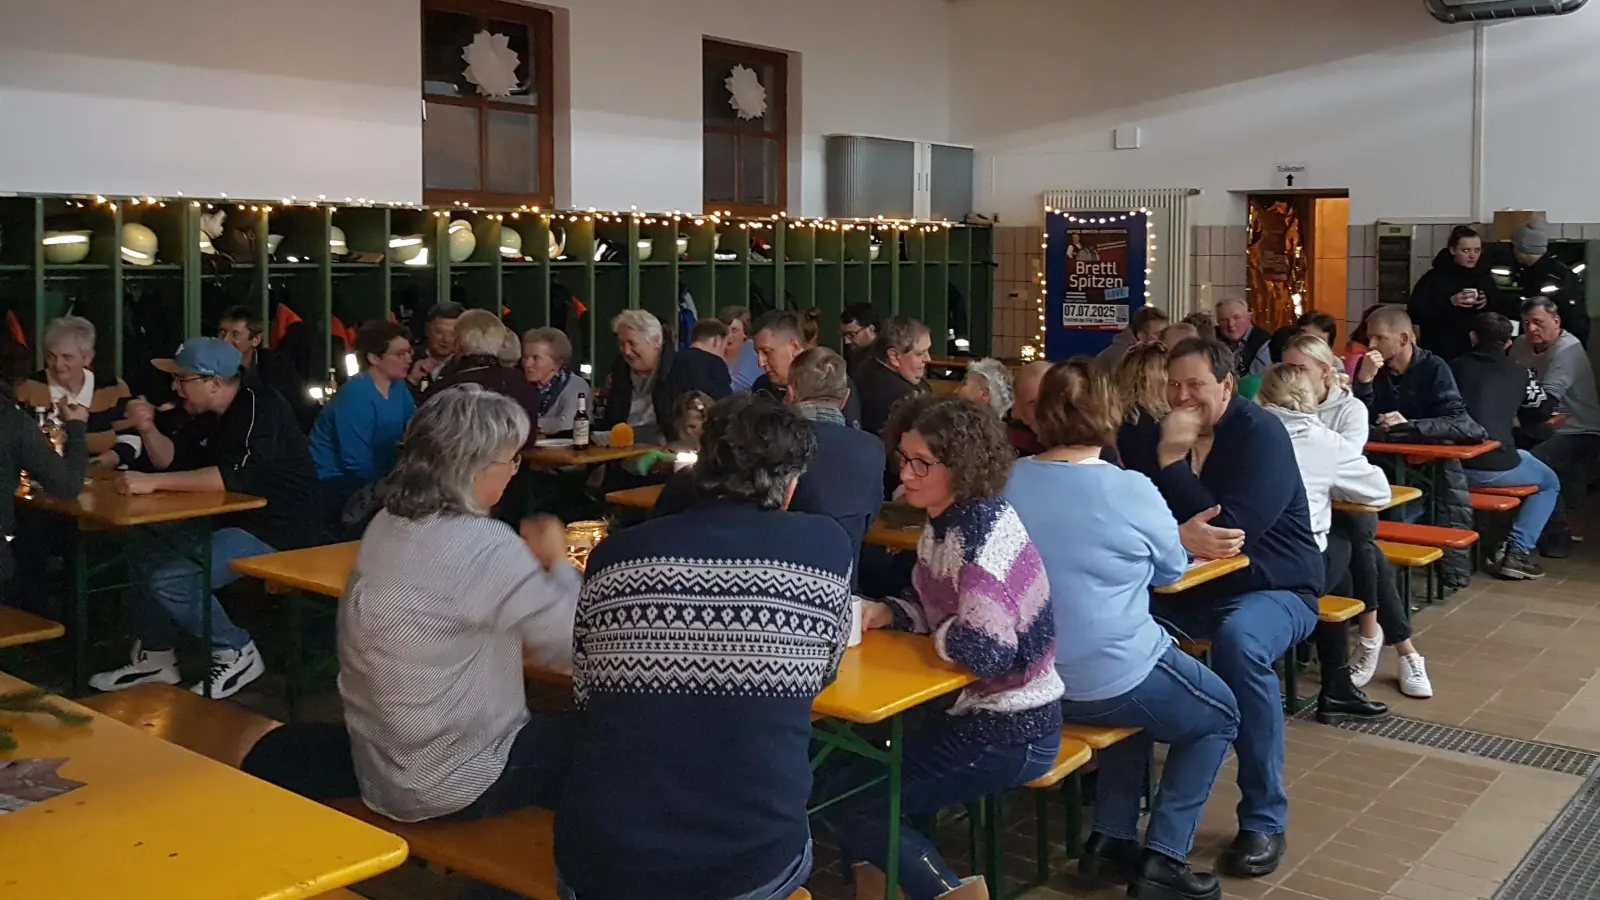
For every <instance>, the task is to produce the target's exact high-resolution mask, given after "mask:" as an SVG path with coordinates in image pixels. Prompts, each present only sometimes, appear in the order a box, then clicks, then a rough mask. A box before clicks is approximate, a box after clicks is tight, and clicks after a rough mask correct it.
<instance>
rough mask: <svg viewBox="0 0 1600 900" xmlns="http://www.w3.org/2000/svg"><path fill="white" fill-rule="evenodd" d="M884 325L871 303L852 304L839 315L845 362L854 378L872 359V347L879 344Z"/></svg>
mask: <svg viewBox="0 0 1600 900" xmlns="http://www.w3.org/2000/svg"><path fill="white" fill-rule="evenodd" d="M880 324H882V320H881V318H880V317H879V316H878V311H877V310H876V309H873V308H872V304H871V303H852V304H850V305H849V306H846V307H845V308H844V312H842V313H840V314H839V336H840V337H842V338H844V361H845V363H846V364H848V365H849V366H850V374H851V375H852V376H854V375H855V374H856V370H857V369H859V368H860V367H861V364H862V363H863V362H866V361H867V360H868V359H871V358H872V345H873V344H876V343H877V342H878V326H879V325H880Z"/></svg>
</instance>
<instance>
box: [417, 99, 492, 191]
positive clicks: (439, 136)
mask: <svg viewBox="0 0 1600 900" xmlns="http://www.w3.org/2000/svg"><path fill="white" fill-rule="evenodd" d="M423 110H424V112H423V115H424V118H423V122H422V186H423V187H428V188H439V189H443V190H456V191H475V190H477V189H478V111H477V110H476V109H472V108H470V107H465V106H451V105H449V104H445V103H427V104H424V105H423Z"/></svg>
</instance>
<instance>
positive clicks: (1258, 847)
mask: <svg viewBox="0 0 1600 900" xmlns="http://www.w3.org/2000/svg"><path fill="white" fill-rule="evenodd" d="M1234 365H1235V355H1234V351H1233V349H1232V348H1230V347H1228V346H1227V345H1225V344H1222V343H1220V342H1218V341H1215V340H1208V339H1205V338H1190V339H1188V340H1185V341H1183V342H1182V343H1180V344H1178V346H1176V347H1174V348H1172V352H1171V353H1170V354H1169V356H1168V360H1167V402H1168V405H1169V406H1170V407H1171V409H1172V411H1171V412H1169V413H1167V414H1166V415H1165V417H1164V418H1163V419H1162V421H1161V425H1160V427H1159V428H1158V429H1156V430H1155V431H1154V433H1150V434H1147V435H1142V439H1143V440H1146V441H1149V442H1152V443H1153V444H1154V446H1146V447H1141V448H1138V452H1131V453H1130V452H1124V454H1123V457H1124V459H1128V460H1141V461H1145V463H1144V465H1143V467H1137V466H1136V468H1138V470H1139V471H1143V472H1144V474H1145V475H1146V476H1148V477H1149V478H1150V479H1151V480H1152V481H1154V482H1155V485H1156V488H1157V489H1159V490H1160V491H1161V496H1162V497H1163V498H1165V499H1166V501H1167V506H1168V507H1170V508H1171V510H1172V514H1173V516H1174V517H1175V518H1176V519H1177V520H1178V521H1179V522H1180V523H1182V524H1181V525H1179V528H1178V534H1179V537H1180V538H1181V539H1182V541H1183V546H1184V547H1185V548H1186V549H1187V550H1188V551H1189V554H1190V555H1191V556H1194V557H1201V558H1205V559H1224V558H1228V557H1232V556H1237V555H1239V554H1240V553H1241V552H1243V553H1244V554H1245V555H1247V556H1249V558H1250V565H1249V567H1248V568H1245V569H1241V570H1240V571H1238V572H1235V573H1233V574H1231V575H1227V576H1224V577H1222V578H1219V579H1217V580H1215V581H1212V582H1210V583H1207V584H1203V585H1200V586H1198V587H1195V588H1191V589H1189V590H1187V591H1184V592H1183V593H1182V594H1178V595H1176V596H1173V597H1156V598H1155V599H1154V601H1153V602H1152V607H1151V611H1152V612H1153V613H1155V615H1156V618H1158V619H1160V620H1161V621H1163V622H1164V623H1166V624H1168V625H1169V626H1170V627H1172V628H1174V629H1175V630H1177V631H1179V632H1181V633H1182V634H1183V635H1186V636H1188V637H1192V638H1209V639H1210V640H1211V660H1212V668H1214V669H1215V670H1216V672H1217V674H1218V675H1221V676H1222V680H1223V681H1225V682H1227V684H1228V687H1230V688H1232V689H1233V692H1234V695H1235V696H1237V697H1238V700H1239V735H1238V737H1237V738H1236V739H1235V741H1234V750H1235V751H1236V752H1237V753H1238V756H1239V791H1240V794H1241V797H1240V801H1239V833H1238V835H1237V836H1236V837H1235V838H1234V841H1233V844H1232V846H1230V847H1229V848H1228V849H1227V850H1226V851H1224V852H1223V855H1222V859H1221V860H1220V861H1219V868H1220V871H1222V872H1225V873H1227V874H1229V875H1235V876H1239V877H1257V876H1261V875H1267V874H1269V873H1271V872H1273V871H1274V870H1276V869H1277V867H1278V864H1279V862H1280V861H1281V860H1282V857H1283V849H1284V843H1285V838H1284V832H1285V831H1286V830H1287V828H1288V814H1289V797H1288V795H1287V794H1286V793H1285V792H1284V786H1283V706H1282V701H1281V699H1280V698H1279V695H1278V676H1277V673H1276V672H1275V671H1274V670H1273V665H1274V663H1275V662H1276V661H1277V660H1278V659H1279V658H1280V657H1282V656H1283V654H1284V653H1285V652H1287V651H1288V650H1289V648H1290V647H1293V646H1295V645H1296V644H1298V643H1300V642H1301V641H1303V640H1305V639H1306V638H1308V637H1310V636H1311V632H1312V629H1314V628H1315V627H1316V624H1317V598H1318V597H1320V596H1321V595H1322V591H1323V581H1324V578H1325V572H1324V569H1325V565H1324V563H1323V559H1322V552H1321V550H1319V549H1318V547H1317V541H1316V537H1315V536H1314V535H1313V534H1312V531H1311V514H1310V508H1309V506H1308V504H1307V501H1306V489H1305V483H1304V482H1303V481H1302V480H1301V478H1300V467H1299V464H1298V463H1297V462H1296V460H1295V454H1294V445H1293V444H1292V443H1291V442H1290V440H1289V433H1288V432H1287V431H1286V430H1285V429H1284V427H1283V424H1282V423H1281V422H1279V421H1278V420H1277V419H1276V418H1274V417H1273V415H1272V414H1271V413H1269V412H1267V411H1266V410H1264V409H1262V408H1261V407H1259V406H1257V405H1255V404H1254V403H1251V402H1250V401H1248V400H1246V399H1244V398H1243V397H1240V396H1238V395H1237V394H1236V393H1235V392H1234V382H1235V376H1234Z"/></svg>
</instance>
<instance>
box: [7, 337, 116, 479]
mask: <svg viewBox="0 0 1600 900" xmlns="http://www.w3.org/2000/svg"><path fill="white" fill-rule="evenodd" d="M94 346H95V330H94V323H93V322H90V321H89V320H88V319H84V318H80V317H78V316H62V317H61V318H59V319H56V320H55V321H54V322H51V323H50V325H49V326H48V327H47V328H45V331H44V369H43V370H41V371H39V372H37V373H35V374H33V375H31V376H29V377H28V379H27V380H25V381H23V382H22V384H20V385H18V386H17V402H18V403H21V404H23V405H24V406H30V407H34V408H38V407H43V408H45V409H50V410H53V409H55V408H56V406H57V404H59V403H60V402H61V401H62V400H65V401H67V402H68V403H69V404H71V405H73V406H82V407H85V408H87V409H88V410H89V425H88V429H89V435H88V444H89V459H90V461H91V462H97V463H99V464H100V465H103V466H115V465H118V464H125V463H131V462H133V461H134V460H135V459H137V458H138V456H139V449H140V442H139V436H138V435H136V434H132V433H129V434H127V435H121V436H119V435H118V434H117V433H116V432H117V429H118V426H119V425H120V424H122V419H123V414H124V409H125V407H126V406H127V404H128V397H129V391H128V385H127V384H125V383H124V382H122V381H121V380H120V379H116V378H112V379H109V380H108V379H105V378H99V379H97V378H96V377H95V373H94Z"/></svg>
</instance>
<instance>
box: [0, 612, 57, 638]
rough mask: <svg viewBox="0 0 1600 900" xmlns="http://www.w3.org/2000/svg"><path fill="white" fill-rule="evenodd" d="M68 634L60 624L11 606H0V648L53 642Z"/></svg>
mask: <svg viewBox="0 0 1600 900" xmlns="http://www.w3.org/2000/svg"><path fill="white" fill-rule="evenodd" d="M66 633H67V629H66V628H64V627H62V625H61V623H60V622H54V621H51V620H50V619H46V618H45V617H43V616H36V615H34V614H33V613H31V612H24V611H23V610H20V609H15V608H13V607H10V606H0V647H20V646H22V645H23V644H37V643H38V642H40V641H53V640H55V639H56V638H58V637H61V636H62V635H63V634H66Z"/></svg>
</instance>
